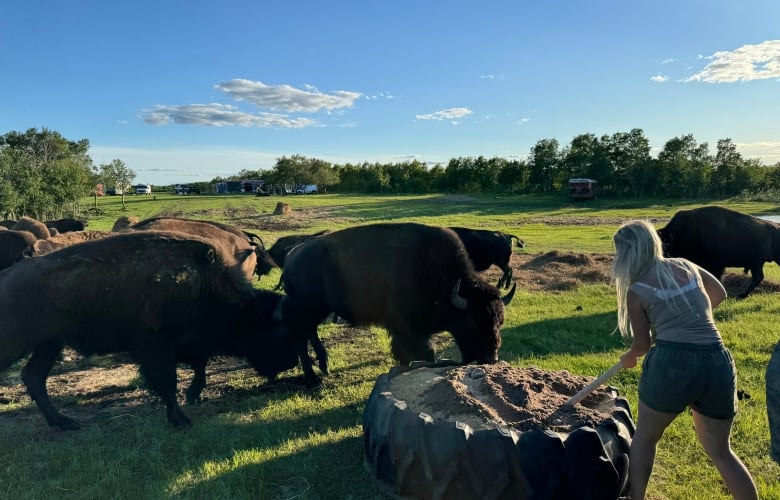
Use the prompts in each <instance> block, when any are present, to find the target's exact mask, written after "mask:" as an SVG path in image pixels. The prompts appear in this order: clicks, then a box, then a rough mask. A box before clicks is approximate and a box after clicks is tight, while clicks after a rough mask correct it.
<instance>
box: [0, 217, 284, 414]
mask: <svg viewBox="0 0 780 500" xmlns="http://www.w3.org/2000/svg"><path fill="white" fill-rule="evenodd" d="M231 258H232V256H226V255H224V253H223V252H222V250H221V249H220V247H219V246H217V245H214V244H213V243H212V242H211V241H209V240H207V239H204V238H199V237H197V236H192V235H185V234H182V233H174V232H160V231H139V232H131V233H126V234H118V235H114V236H111V237H108V238H103V239H98V240H92V241H87V242H84V243H80V244H78V245H73V246H69V247H66V248H64V249H61V250H58V251H56V252H53V253H50V254H48V255H44V256H42V257H36V258H31V259H25V260H23V261H21V262H18V263H16V264H14V265H13V266H11V267H9V268H8V269H5V270H4V271H2V272H0V304H3V307H2V308H0V372H1V371H3V370H5V369H7V368H8V367H9V366H10V365H11V364H12V363H14V362H15V361H17V360H19V359H21V358H22V357H24V356H26V355H27V354H31V356H30V358H29V360H28V361H27V363H26V365H25V366H24V368H23V369H22V380H23V382H24V384H25V385H26V387H27V391H28V393H29V394H30V397H31V398H32V399H33V400H34V401H35V403H36V404H37V405H38V408H39V409H40V411H41V412H42V413H43V415H44V417H45V418H46V421H47V422H48V424H49V425H50V426H56V427H60V428H61V429H75V428H77V427H78V424H77V422H75V421H74V420H72V419H71V418H69V417H67V416H65V415H63V414H61V413H60V412H59V411H57V410H56V409H55V407H54V405H53V404H52V402H51V401H50V399H49V396H48V394H47V392H46V379H47V377H48V374H49V371H50V370H51V368H52V366H53V365H54V363H55V361H56V360H57V359H58V357H59V356H60V353H61V351H62V349H63V347H64V346H69V347H71V348H73V349H75V350H76V351H78V352H80V353H82V354H84V355H91V354H107V353H115V352H125V353H127V354H128V355H129V357H130V359H132V360H133V361H134V362H136V363H137V364H138V365H139V368H140V371H141V374H142V375H143V377H144V379H145V380H146V382H147V385H148V387H149V388H150V389H151V390H152V391H154V392H155V393H156V394H158V395H159V396H160V397H161V398H162V400H163V401H164V402H165V405H166V409H167V418H168V420H169V421H170V423H171V424H173V425H174V426H175V427H177V428H185V427H188V426H190V425H191V422H190V420H189V419H188V418H187V416H186V415H185V414H184V413H183V412H182V410H181V409H180V407H179V405H178V403H177V398H176V365H177V362H181V363H187V364H189V365H190V366H191V367H192V368H193V370H194V371H195V377H194V378H193V380H192V384H191V385H190V387H189V389H188V390H187V400H188V401H193V400H196V399H197V398H198V396H199V394H200V391H201V390H202V388H203V385H204V384H205V367H206V363H207V361H208V359H209V358H210V357H212V356H215V355H230V356H240V357H245V358H246V359H247V360H248V361H249V363H250V364H251V365H252V366H253V367H254V368H255V370H256V371H257V372H258V373H259V374H260V375H262V376H266V377H269V378H273V377H275V376H276V375H277V374H278V373H280V372H282V371H285V370H288V369H290V368H293V367H295V366H296V365H297V364H298V355H297V352H296V346H295V345H294V344H293V343H292V342H291V340H290V339H289V337H288V335H287V331H286V330H287V329H286V325H285V324H284V323H283V322H282V321H280V320H278V319H274V318H279V317H280V314H279V313H278V312H275V311H276V310H277V308H278V307H279V306H280V304H281V299H282V297H283V296H282V295H281V294H277V293H275V292H271V291H267V290H259V289H256V288H254V287H253V286H252V285H251V283H250V282H249V281H248V280H246V278H245V277H244V276H243V275H242V274H241V273H240V272H238V271H236V270H235V269H234V268H233V267H231V266H230V265H228V263H229V262H230V259H231Z"/></svg>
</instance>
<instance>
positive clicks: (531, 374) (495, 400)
mask: <svg viewBox="0 0 780 500" xmlns="http://www.w3.org/2000/svg"><path fill="white" fill-rule="evenodd" d="M592 381H593V379H592V378H587V377H582V376H577V375H572V374H571V373H569V372H568V371H566V370H561V371H545V370H540V369H538V368H536V367H528V368H512V367H511V366H509V365H508V364H507V363H505V362H499V363H496V364H493V365H467V366H457V367H430V368H428V367H423V368H417V369H415V370H411V371H408V372H404V373H400V374H398V375H396V376H395V377H392V378H391V379H390V383H389V388H390V392H392V394H393V396H394V397H395V398H396V399H400V400H402V401H404V402H406V404H407V405H408V407H409V408H410V409H411V410H412V411H414V412H416V413H417V412H420V413H426V414H428V415H430V416H432V417H433V418H435V419H443V420H450V421H459V422H463V423H466V424H468V425H470V426H471V427H473V428H475V429H490V428H495V427H498V426H501V427H512V428H515V429H519V430H522V431H527V430H531V429H550V430H555V431H561V432H568V431H570V430H572V429H573V428H575V427H580V426H583V425H588V426H596V425H598V424H600V423H602V422H604V421H605V420H607V419H609V418H611V411H612V409H613V408H614V404H613V402H614V399H615V396H614V393H613V392H612V391H610V390H608V389H607V388H605V387H599V388H597V389H596V390H594V391H593V392H592V393H591V394H590V395H589V396H588V397H586V398H585V399H583V400H582V401H581V402H580V403H579V404H577V405H575V406H564V403H565V402H566V401H568V400H569V398H570V397H571V396H573V395H574V394H576V393H577V392H579V391H580V390H581V389H582V388H584V387H585V386H587V385H588V384H589V383H590V382H592Z"/></svg>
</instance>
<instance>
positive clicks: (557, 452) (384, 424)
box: [363, 365, 635, 500]
mask: <svg viewBox="0 0 780 500" xmlns="http://www.w3.org/2000/svg"><path fill="white" fill-rule="evenodd" d="M428 366H436V365H428ZM410 369H412V368H409V367H397V368H393V369H392V370H390V372H389V373H387V374H384V375H382V376H380V377H379V378H378V379H377V381H376V384H375V385H374V389H373V391H372V392H371V396H370V397H369V399H368V402H367V403H366V408H365V410H364V412H363V435H364V449H363V465H364V466H365V468H366V469H367V470H368V471H369V473H371V474H372V475H373V477H374V479H375V481H376V482H377V484H378V485H379V487H380V488H381V489H382V491H383V492H384V493H385V494H387V495H389V496H391V497H393V498H403V499H412V498H414V499H416V498H421V499H422V498H425V499H461V498H462V499H480V500H485V499H510V498H511V499H518V498H520V499H523V498H525V499H545V500H548V499H559V498H560V499H572V498H577V499H581V500H582V499H616V498H619V497H620V496H623V495H627V494H628V451H629V447H630V445H631V439H632V437H633V435H634V430H635V427H634V422H633V420H632V418H631V411H630V409H629V405H628V402H627V401H626V400H625V399H624V398H621V397H618V394H617V389H615V388H609V389H610V391H612V393H613V394H614V395H615V399H614V404H615V407H614V410H612V411H611V418H610V419H608V420H607V421H605V422H604V423H602V424H600V425H598V426H596V427H595V428H593V427H588V426H583V427H579V428H576V429H574V430H573V431H572V432H569V433H565V434H560V433H557V432H553V431H550V430H532V431H525V432H523V431H519V430H517V429H507V428H494V429H482V430H476V431H475V430H473V429H471V428H470V427H469V426H468V425H466V424H463V423H461V422H453V421H447V420H435V419H433V418H432V417H430V416H429V415H426V414H424V413H420V414H418V413H414V412H413V411H410V410H409V409H408V408H407V405H406V403H405V402H403V401H399V400H398V399H396V398H395V397H393V394H392V393H391V392H390V390H389V382H390V379H392V377H394V376H395V375H396V374H398V373H402V372H405V371H408V370H410Z"/></svg>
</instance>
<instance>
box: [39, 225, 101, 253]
mask: <svg viewBox="0 0 780 500" xmlns="http://www.w3.org/2000/svg"><path fill="white" fill-rule="evenodd" d="M113 234H114V233H111V232H109V231H70V232H67V233H61V234H57V235H54V236H52V237H51V238H49V239H47V240H36V241H35V242H33V243H32V244H31V245H30V246H29V247H28V248H27V249H26V250H25V251H24V256H25V257H40V256H41V255H46V254H47V253H52V252H56V251H57V250H59V249H61V248H65V247H69V246H71V245H76V244H78V243H83V242H85V241H90V240H97V239H101V238H106V237H108V236H112V235H113Z"/></svg>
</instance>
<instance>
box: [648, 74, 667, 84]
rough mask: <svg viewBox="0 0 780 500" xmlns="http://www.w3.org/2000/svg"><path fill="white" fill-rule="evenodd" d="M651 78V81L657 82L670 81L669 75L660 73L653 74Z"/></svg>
mask: <svg viewBox="0 0 780 500" xmlns="http://www.w3.org/2000/svg"><path fill="white" fill-rule="evenodd" d="M650 80H651V81H654V82H656V83H663V82H665V81H668V80H669V77H668V76H664V75H661V74H658V75H655V76H653V77H650Z"/></svg>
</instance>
